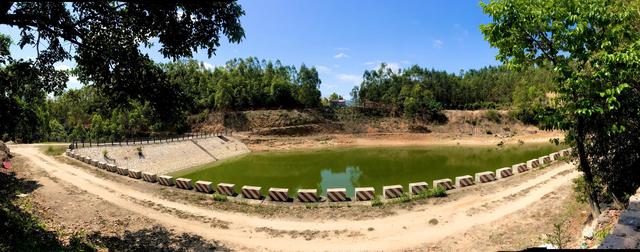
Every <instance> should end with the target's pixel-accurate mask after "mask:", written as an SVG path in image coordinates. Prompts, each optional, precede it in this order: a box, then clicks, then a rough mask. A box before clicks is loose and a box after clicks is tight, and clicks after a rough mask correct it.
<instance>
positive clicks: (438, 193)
mask: <svg viewBox="0 0 640 252" xmlns="http://www.w3.org/2000/svg"><path fill="white" fill-rule="evenodd" d="M429 194H430V197H438V198H440V197H446V196H447V190H445V189H444V188H442V187H440V186H438V187H436V188H432V189H430V190H429Z"/></svg>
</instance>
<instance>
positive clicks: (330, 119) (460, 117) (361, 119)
mask: <svg viewBox="0 0 640 252" xmlns="http://www.w3.org/2000/svg"><path fill="white" fill-rule="evenodd" d="M443 115H444V116H445V117H446V120H445V122H420V121H414V120H409V119H405V118H403V117H382V116H367V115H363V114H361V113H354V112H353V111H351V110H348V109H342V110H337V111H335V112H321V111H316V110H255V111H243V112H214V113H210V114H208V115H207V116H206V117H200V118H196V117H192V118H190V122H191V123H192V131H204V132H215V131H221V130H225V129H230V130H233V131H236V132H250V133H251V134H255V135H283V136H284V135H290V136H304V135H314V134H323V133H333V134H336V133H337V134H339V133H346V134H360V133H430V132H434V133H448V134H451V135H454V136H455V135H459V136H465V135H469V136H472V135H498V136H511V135H515V134H518V133H519V132H520V133H521V132H528V133H535V132H537V131H539V129H538V128H536V127H534V126H530V125H525V124H523V123H522V122H520V121H518V120H517V119H514V118H512V117H511V116H509V113H508V111H504V110H502V111H496V110H444V111H443Z"/></svg>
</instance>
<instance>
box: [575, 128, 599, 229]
mask: <svg viewBox="0 0 640 252" xmlns="http://www.w3.org/2000/svg"><path fill="white" fill-rule="evenodd" d="M576 129H577V131H578V132H577V136H576V147H577V148H578V158H579V160H580V164H579V167H580V170H581V171H582V172H583V173H584V182H585V187H586V190H587V192H588V193H589V205H591V214H592V215H593V219H596V218H598V216H599V215H600V202H599V201H598V192H597V191H596V188H595V186H594V182H593V173H592V172H591V165H590V164H589V160H588V158H587V153H586V151H585V147H584V141H585V135H586V134H585V132H584V121H583V119H582V117H580V116H578V121H577V124H576Z"/></svg>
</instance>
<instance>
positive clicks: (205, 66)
mask: <svg viewBox="0 0 640 252" xmlns="http://www.w3.org/2000/svg"><path fill="white" fill-rule="evenodd" d="M202 65H204V68H206V69H209V70H213V69H214V68H216V66H214V65H213V64H209V63H207V62H202Z"/></svg>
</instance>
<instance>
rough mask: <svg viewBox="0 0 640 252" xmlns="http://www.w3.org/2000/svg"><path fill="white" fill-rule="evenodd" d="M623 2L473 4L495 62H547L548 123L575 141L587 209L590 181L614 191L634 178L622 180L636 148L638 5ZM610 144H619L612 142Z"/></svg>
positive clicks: (630, 170) (498, 0) (595, 208)
mask: <svg viewBox="0 0 640 252" xmlns="http://www.w3.org/2000/svg"><path fill="white" fill-rule="evenodd" d="M630 3H633V2H631V1H617V0H535V1H529V0H492V1H490V2H488V3H481V6H482V8H483V10H484V12H485V13H486V14H488V15H489V16H491V17H492V19H493V20H492V22H491V23H489V24H485V25H482V26H481V27H480V29H481V31H482V33H483V34H484V36H485V39H486V40H487V41H489V43H490V44H491V46H493V47H496V48H498V50H499V52H498V55H497V57H496V58H497V59H498V60H501V61H503V62H504V63H506V64H507V65H509V66H511V67H514V68H516V69H523V68H526V67H528V66H530V65H538V66H541V65H544V64H551V66H552V67H553V69H554V72H555V80H556V83H557V86H556V90H557V93H558V94H559V96H558V99H559V102H558V106H557V113H555V116H553V118H554V119H553V125H552V127H553V128H558V129H563V130H566V132H567V136H566V140H567V142H569V143H571V144H573V145H574V146H575V147H576V148H575V150H576V153H577V156H578V160H579V169H580V170H581V171H582V172H583V174H584V179H585V182H586V183H585V184H586V189H587V191H588V194H589V197H588V198H589V202H590V205H591V208H592V213H593V214H594V215H598V214H599V212H600V205H599V197H598V196H599V194H600V193H601V192H599V191H598V190H597V186H596V185H595V183H596V182H597V181H602V182H603V183H605V184H606V185H607V190H609V192H612V193H620V192H621V190H620V187H621V185H616V184H615V183H620V182H623V183H626V184H628V185H632V184H634V183H635V184H636V185H637V184H638V183H639V182H638V180H636V181H635V182H633V179H630V178H628V177H627V178H626V179H625V178H624V176H625V175H627V174H635V175H633V177H636V178H637V177H638V174H639V172H638V170H637V169H638V168H637V167H638V160H639V158H638V153H639V151H640V149H639V148H638V146H639V145H638V143H637V142H638V137H637V131H638V117H639V115H640V110H639V109H638V105H639V104H638V101H637V97H638V82H637V79H638V77H640V75H639V72H638V71H637V68H638V66H639V64H640V57H638V52H640V51H638V49H640V47H639V46H638V45H639V43H640V41H639V40H638V38H639V36H638V35H639V32H638V30H637V29H636V27H637V26H635V25H636V22H637V20H638V9H637V5H635V4H630ZM634 137H635V139H633V138H634ZM607 141H615V144H612V143H608V142H607ZM618 144H619V145H620V146H624V147H623V148H619V147H617V146H616V145H618ZM623 157H624V158H623ZM614 160H617V161H614ZM621 160H625V161H624V162H621ZM614 164H615V165H616V166H617V167H613V166H614ZM618 165H619V166H618ZM634 165H635V166H634ZM621 180H622V181H621ZM622 187H624V186H622ZM616 188H618V189H616ZM622 191H624V190H622ZM616 196H621V195H619V194H618V195H616Z"/></svg>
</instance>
